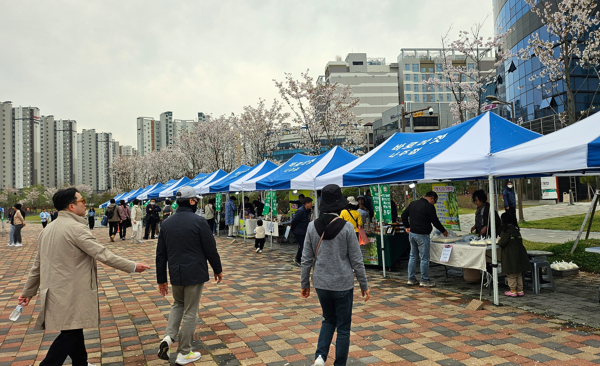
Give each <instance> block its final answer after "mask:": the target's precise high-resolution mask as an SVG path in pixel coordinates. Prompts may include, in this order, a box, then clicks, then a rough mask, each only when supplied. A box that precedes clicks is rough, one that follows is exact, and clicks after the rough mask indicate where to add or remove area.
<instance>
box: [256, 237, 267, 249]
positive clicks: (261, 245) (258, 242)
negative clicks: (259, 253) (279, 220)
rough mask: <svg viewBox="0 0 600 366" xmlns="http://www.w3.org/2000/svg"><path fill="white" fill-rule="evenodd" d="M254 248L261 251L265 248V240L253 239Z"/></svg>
mask: <svg viewBox="0 0 600 366" xmlns="http://www.w3.org/2000/svg"><path fill="white" fill-rule="evenodd" d="M254 247H255V248H258V249H260V250H263V249H264V248H265V238H262V239H254Z"/></svg>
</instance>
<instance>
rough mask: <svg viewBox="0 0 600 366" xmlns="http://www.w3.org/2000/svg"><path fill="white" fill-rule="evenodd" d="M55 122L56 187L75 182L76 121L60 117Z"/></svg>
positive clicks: (76, 158)
mask: <svg viewBox="0 0 600 366" xmlns="http://www.w3.org/2000/svg"><path fill="white" fill-rule="evenodd" d="M55 124H56V149H55V150H56V187H59V188H60V187H63V186H65V185H69V186H70V185H75V184H76V182H77V160H78V159H79V157H78V156H77V122H76V121H74V120H66V119H60V120H58V121H55Z"/></svg>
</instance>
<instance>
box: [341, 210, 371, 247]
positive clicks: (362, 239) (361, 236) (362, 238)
mask: <svg viewBox="0 0 600 366" xmlns="http://www.w3.org/2000/svg"><path fill="white" fill-rule="evenodd" d="M346 211H348V210H346ZM348 213H349V214H350V217H352V220H354V222H355V223H356V227H357V228H358V244H359V245H367V244H369V237H368V236H367V233H366V232H365V229H363V228H362V227H361V226H358V221H357V220H356V219H355V218H354V216H353V215H352V212H350V211H348ZM359 215H360V214H359Z"/></svg>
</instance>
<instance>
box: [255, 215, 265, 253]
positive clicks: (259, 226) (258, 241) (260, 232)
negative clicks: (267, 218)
mask: <svg viewBox="0 0 600 366" xmlns="http://www.w3.org/2000/svg"><path fill="white" fill-rule="evenodd" d="M254 233H255V236H254V248H256V253H262V251H263V249H264V247H265V236H266V233H265V227H264V226H263V220H261V219H258V220H256V229H254Z"/></svg>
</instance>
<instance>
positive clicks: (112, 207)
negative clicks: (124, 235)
mask: <svg viewBox="0 0 600 366" xmlns="http://www.w3.org/2000/svg"><path fill="white" fill-rule="evenodd" d="M104 214H105V215H106V217H108V236H109V237H110V241H111V242H114V241H115V236H116V235H117V232H118V231H119V222H120V221H121V216H120V213H119V209H118V208H117V205H116V204H115V199H114V198H111V199H110V204H109V205H108V207H107V208H106V210H104Z"/></svg>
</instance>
